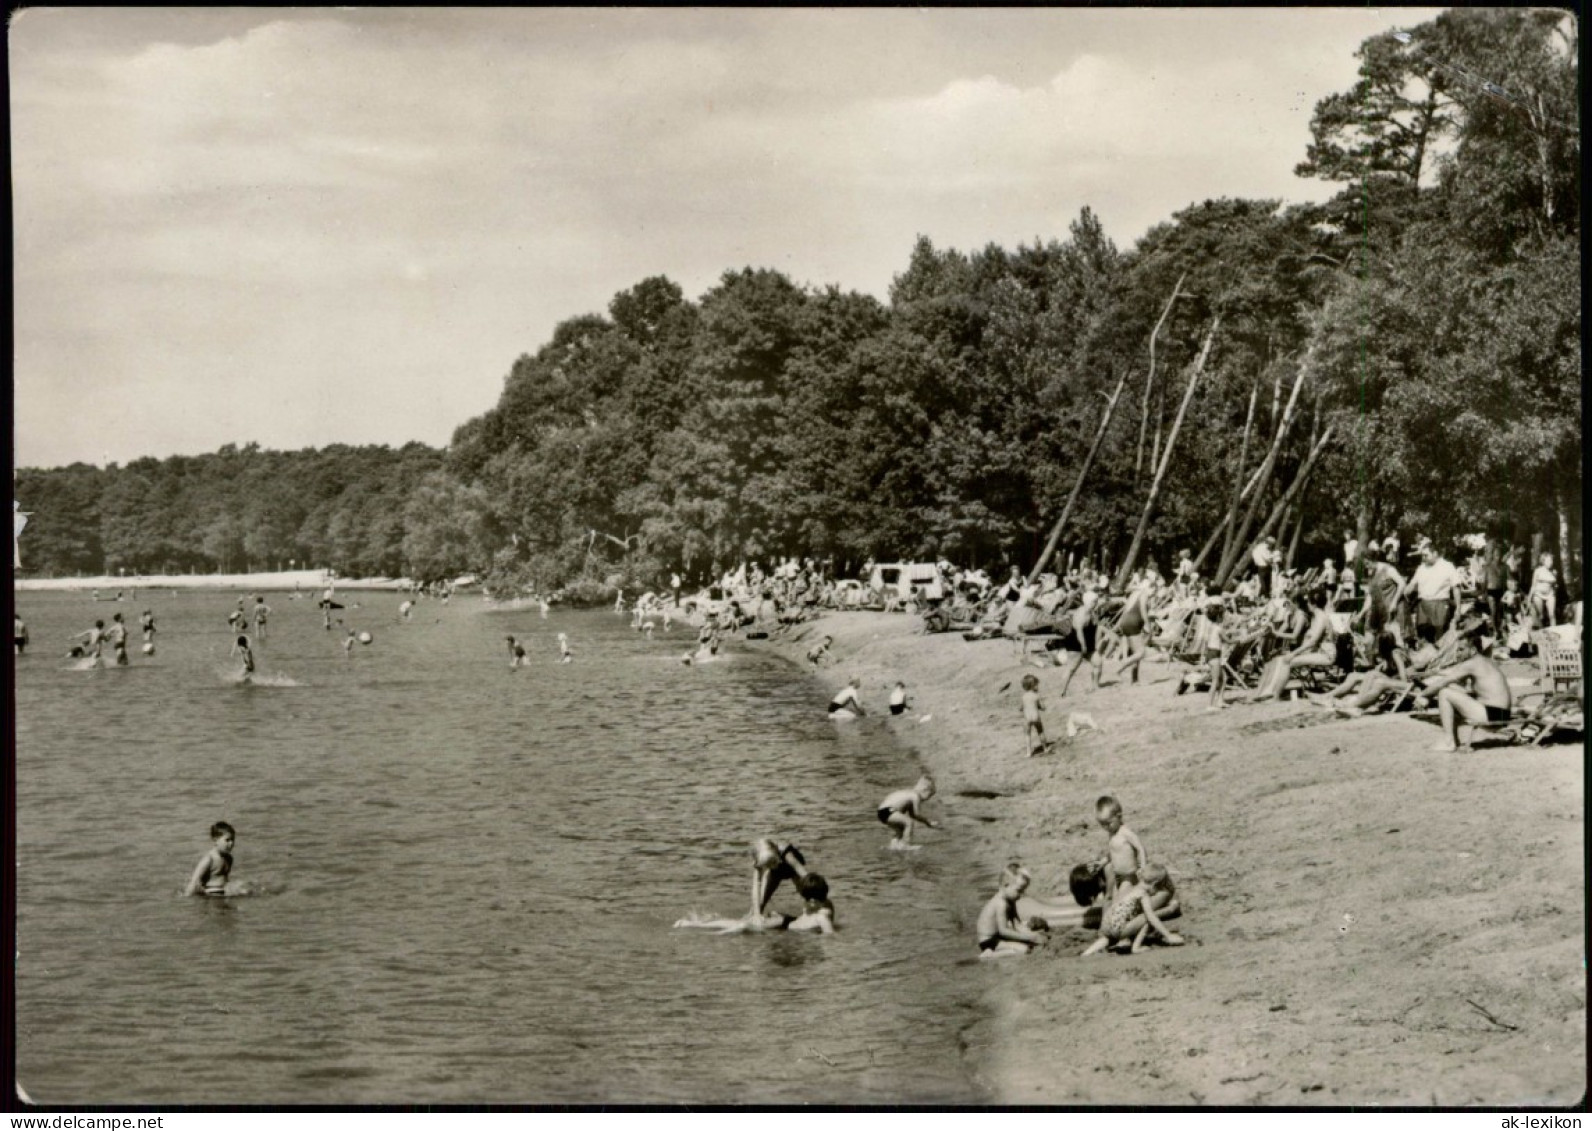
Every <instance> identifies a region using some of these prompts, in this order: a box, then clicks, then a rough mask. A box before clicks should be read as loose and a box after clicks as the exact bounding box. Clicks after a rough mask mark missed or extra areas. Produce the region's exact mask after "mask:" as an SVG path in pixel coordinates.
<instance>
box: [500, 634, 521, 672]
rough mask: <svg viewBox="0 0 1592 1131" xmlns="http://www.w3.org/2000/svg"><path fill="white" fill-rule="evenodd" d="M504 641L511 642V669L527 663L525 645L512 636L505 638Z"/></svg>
mask: <svg viewBox="0 0 1592 1131" xmlns="http://www.w3.org/2000/svg"><path fill="white" fill-rule="evenodd" d="M503 639H505V640H507V641H508V642H509V667H510V668H517V667H519V666H520V665H521V664H523V663H526V662H527V660H526V657H525V645H523V644H521V643H520V642H519V641H518V640H516V639H514V637H512V636H505V637H504V638H503Z"/></svg>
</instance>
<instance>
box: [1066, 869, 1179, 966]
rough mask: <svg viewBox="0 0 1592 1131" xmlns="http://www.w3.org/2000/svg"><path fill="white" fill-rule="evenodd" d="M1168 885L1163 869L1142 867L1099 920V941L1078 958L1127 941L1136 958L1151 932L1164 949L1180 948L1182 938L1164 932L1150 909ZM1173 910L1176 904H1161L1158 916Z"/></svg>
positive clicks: (1158, 919)
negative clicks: (1130, 944) (1160, 912)
mask: <svg viewBox="0 0 1592 1131" xmlns="http://www.w3.org/2000/svg"><path fill="white" fill-rule="evenodd" d="M1171 883H1172V881H1171V878H1170V877H1169V876H1168V875H1167V874H1166V869H1165V868H1163V867H1161V866H1160V865H1159V864H1146V865H1145V866H1144V869H1143V871H1142V872H1141V873H1140V875H1139V876H1138V877H1137V878H1136V879H1135V881H1134V882H1133V883H1130V884H1127V885H1126V886H1124V887H1122V888H1121V889H1119V890H1118V892H1117V895H1116V898H1115V899H1113V900H1112V901H1111V905H1110V906H1109V907H1107V908H1106V909H1105V913H1104V914H1103V915H1101V917H1100V934H1099V937H1097V938H1096V939H1095V941H1094V942H1092V943H1090V944H1089V949H1087V950H1085V951H1084V952H1083V955H1082V957H1084V958H1088V957H1089V956H1090V955H1091V954H1099V953H1100V952H1101V951H1103V950H1105V949H1107V948H1108V947H1113V946H1116V945H1118V944H1119V943H1122V942H1125V941H1126V940H1128V939H1132V940H1133V944H1132V947H1131V952H1132V953H1133V954H1138V953H1139V951H1141V950H1143V949H1144V943H1145V939H1146V938H1147V937H1148V935H1149V934H1150V932H1151V931H1152V930H1153V931H1154V932H1155V933H1156V935H1157V936H1158V937H1159V938H1160V939H1161V941H1162V942H1164V943H1166V944H1167V945H1168V946H1182V945H1183V936H1182V935H1179V934H1177V933H1176V932H1174V931H1172V930H1169V929H1168V928H1167V925H1166V924H1165V923H1163V922H1162V921H1161V916H1160V915H1157V914H1156V911H1155V906H1154V903H1155V897H1156V895H1157V894H1159V893H1160V892H1162V891H1164V890H1166V889H1169V888H1170V887H1171ZM1176 906H1177V902H1176V900H1173V901H1171V902H1169V903H1167V904H1165V906H1163V908H1162V914H1166V913H1168V910H1169V909H1171V908H1175V907H1176Z"/></svg>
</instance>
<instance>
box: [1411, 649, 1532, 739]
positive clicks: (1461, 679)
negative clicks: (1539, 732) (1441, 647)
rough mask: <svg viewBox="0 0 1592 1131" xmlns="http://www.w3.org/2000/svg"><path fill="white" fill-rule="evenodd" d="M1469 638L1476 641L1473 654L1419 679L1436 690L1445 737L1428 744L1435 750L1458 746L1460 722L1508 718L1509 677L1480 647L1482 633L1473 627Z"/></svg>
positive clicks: (1510, 703) (1427, 686) (1487, 721)
mask: <svg viewBox="0 0 1592 1131" xmlns="http://www.w3.org/2000/svg"><path fill="white" fill-rule="evenodd" d="M1471 640H1472V641H1473V642H1474V643H1475V644H1476V645H1477V651H1476V654H1475V655H1474V656H1472V657H1471V658H1470V659H1468V660H1466V661H1464V662H1463V663H1459V664H1455V665H1454V666H1453V667H1451V668H1445V669H1444V670H1443V671H1442V672H1440V673H1439V674H1437V675H1435V676H1432V677H1431V678H1430V679H1427V680H1424V681H1423V691H1424V692H1426V693H1428V694H1429V693H1431V692H1433V691H1436V692H1437V710H1438V714H1439V715H1440V716H1441V719H1442V723H1443V734H1444V736H1445V739H1446V741H1444V742H1440V743H1438V744H1437V745H1436V746H1434V747H1432V749H1433V750H1435V751H1440V752H1452V751H1455V750H1458V749H1459V727H1460V724H1461V723H1496V722H1505V721H1507V720H1508V718H1509V712H1510V707H1511V706H1512V705H1513V698H1512V697H1511V695H1510V693H1509V680H1508V678H1507V677H1506V676H1505V675H1504V673H1503V670H1502V669H1501V668H1499V666H1498V665H1497V664H1495V663H1493V662H1492V660H1491V659H1489V658H1488V657H1487V655H1486V653H1485V651H1484V650H1483V649H1482V645H1483V644H1484V643H1486V637H1484V636H1483V635H1482V633H1481V632H1480V631H1476V632H1473V633H1472V636H1471ZM1467 685H1468V689H1467Z"/></svg>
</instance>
